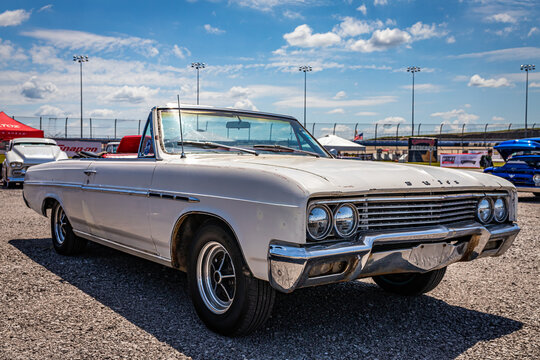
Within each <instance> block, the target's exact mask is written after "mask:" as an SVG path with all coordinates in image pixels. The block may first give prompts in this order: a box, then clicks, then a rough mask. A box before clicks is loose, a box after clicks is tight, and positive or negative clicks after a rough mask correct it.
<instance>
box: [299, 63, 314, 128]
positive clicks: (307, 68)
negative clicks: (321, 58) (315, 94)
mask: <svg viewBox="0 0 540 360" xmlns="http://www.w3.org/2000/svg"><path fill="white" fill-rule="evenodd" d="M298 70H299V71H303V72H304V127H306V90H307V73H308V72H309V71H312V70H313V69H312V68H311V66H309V65H302V66H300V67H299V68H298Z"/></svg>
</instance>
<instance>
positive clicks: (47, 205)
mask: <svg viewBox="0 0 540 360" xmlns="http://www.w3.org/2000/svg"><path fill="white" fill-rule="evenodd" d="M57 202H58V200H56V199H54V198H51V197H49V198H46V199H45V200H43V204H42V205H41V213H42V214H43V216H47V210H48V209H52V208H53V206H54V204H56V203H57Z"/></svg>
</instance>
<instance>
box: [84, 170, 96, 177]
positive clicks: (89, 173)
mask: <svg viewBox="0 0 540 360" xmlns="http://www.w3.org/2000/svg"><path fill="white" fill-rule="evenodd" d="M83 172H84V173H85V174H86V176H90V175H92V174H95V173H97V171H96V170H84V171H83Z"/></svg>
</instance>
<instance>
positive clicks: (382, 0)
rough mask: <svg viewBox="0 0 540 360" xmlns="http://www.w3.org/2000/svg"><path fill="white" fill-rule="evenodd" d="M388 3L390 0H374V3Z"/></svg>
mask: <svg viewBox="0 0 540 360" xmlns="http://www.w3.org/2000/svg"><path fill="white" fill-rule="evenodd" d="M386 4H388V0H373V5H375V6H377V5H386Z"/></svg>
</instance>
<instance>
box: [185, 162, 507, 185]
mask: <svg viewBox="0 0 540 360" xmlns="http://www.w3.org/2000/svg"><path fill="white" fill-rule="evenodd" d="M192 161H196V162H199V161H200V162H201V163H202V164H205V165H207V166H219V167H228V168H239V169H251V170H259V171H263V172H267V173H271V174H273V175H275V176H279V177H282V178H286V179H287V181H292V182H295V183H297V185H298V186H299V187H302V188H303V189H305V191H306V192H308V193H310V194H315V193H317V194H319V193H321V194H322V193H328V194H336V193H344V192H346V193H357V192H358V193H359V192H366V191H375V190H376V191H384V190H392V191H395V190H399V189H403V190H415V191H420V190H429V189H449V188H452V189H454V188H455V189H464V188H467V189H470V188H478V187H482V188H483V187H490V188H494V189H495V188H500V187H503V186H504V187H510V188H511V187H513V185H512V184H511V183H510V182H508V181H506V180H504V179H501V178H499V177H496V176H492V175H488V174H482V173H481V172H474V171H462V170H453V169H446V168H439V167H432V166H424V165H412V164H397V163H384V162H375V161H358V160H341V159H325V158H314V157H306V156H287V155H278V156H272V155H260V156H257V157H252V156H246V155H243V156H235V157H231V156H215V157H204V158H202V157H201V158H198V159H194V160H192Z"/></svg>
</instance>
